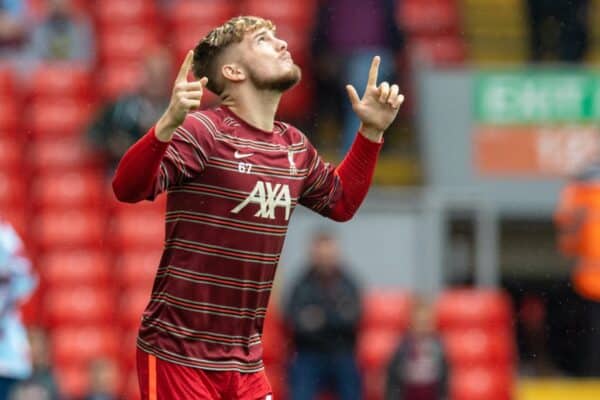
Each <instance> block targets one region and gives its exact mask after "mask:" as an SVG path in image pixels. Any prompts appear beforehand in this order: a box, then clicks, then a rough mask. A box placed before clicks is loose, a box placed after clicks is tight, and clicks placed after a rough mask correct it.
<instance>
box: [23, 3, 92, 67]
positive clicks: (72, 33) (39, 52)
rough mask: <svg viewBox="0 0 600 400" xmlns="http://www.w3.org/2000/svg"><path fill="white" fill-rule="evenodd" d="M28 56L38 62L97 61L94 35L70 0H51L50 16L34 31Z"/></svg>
mask: <svg viewBox="0 0 600 400" xmlns="http://www.w3.org/2000/svg"><path fill="white" fill-rule="evenodd" d="M29 56H30V57H32V58H33V59H34V60H36V61H62V60H64V61H75V62H80V63H82V64H84V65H87V66H89V67H91V66H93V64H94V62H95V52H94V32H93V30H92V25H91V24H90V21H88V20H87V19H86V18H85V17H84V16H82V15H78V14H76V12H75V10H74V9H73V6H72V4H71V1H70V0H49V1H48V14H47V16H46V17H45V18H44V19H43V20H42V21H40V23H39V24H38V25H37V26H36V27H35V28H34V29H33V33H32V38H31V44H30V51H29Z"/></svg>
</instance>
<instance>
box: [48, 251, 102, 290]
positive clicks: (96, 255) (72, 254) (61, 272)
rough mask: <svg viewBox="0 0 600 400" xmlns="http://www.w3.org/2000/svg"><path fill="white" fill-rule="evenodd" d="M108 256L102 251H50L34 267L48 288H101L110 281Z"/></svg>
mask: <svg viewBox="0 0 600 400" xmlns="http://www.w3.org/2000/svg"><path fill="white" fill-rule="evenodd" d="M110 261H111V260H110V259H109V257H108V255H107V254H106V253H105V252H102V251H93V250H88V251H83V250H70V251H69V250H67V251H60V250H57V251H51V252H48V253H43V254H42V255H40V256H39V257H38V259H37V262H36V266H37V268H38V270H39V271H40V275H41V277H42V280H43V282H44V283H45V284H46V285H48V286H49V287H53V286H55V287H59V286H60V287H66V286H73V285H90V286H97V287H103V286H106V285H107V284H108V283H109V282H110V280H111V272H112V270H111V268H112V264H111V262H110Z"/></svg>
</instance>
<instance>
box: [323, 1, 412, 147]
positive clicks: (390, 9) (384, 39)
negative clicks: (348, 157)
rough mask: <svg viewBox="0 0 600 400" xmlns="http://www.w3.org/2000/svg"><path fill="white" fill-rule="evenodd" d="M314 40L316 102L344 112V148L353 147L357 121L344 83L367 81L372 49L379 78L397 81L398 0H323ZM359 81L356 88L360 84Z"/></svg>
mask: <svg viewBox="0 0 600 400" xmlns="http://www.w3.org/2000/svg"><path fill="white" fill-rule="evenodd" d="M321 2H322V4H321V7H319V8H318V13H317V16H316V21H317V22H316V27H315V33H314V35H313V40H312V53H313V60H314V70H315V72H316V73H315V77H316V79H317V82H316V84H317V86H318V88H319V89H318V90H317V91H318V92H319V93H330V94H331V95H330V96H319V98H318V101H317V104H316V106H317V107H318V110H320V111H321V112H322V110H323V109H325V110H328V111H329V112H330V114H335V115H336V116H339V117H341V120H342V125H343V126H342V138H341V139H342V141H341V147H340V153H341V154H344V153H345V152H346V151H348V149H349V148H350V145H351V144H352V141H353V140H354V136H355V134H356V128H357V127H358V124H359V121H358V119H357V118H356V117H355V116H354V115H353V113H352V108H351V107H350V106H349V105H348V104H346V103H348V102H347V101H344V100H345V99H344V98H343V97H344V96H345V95H344V86H345V85H346V83H350V84H352V85H355V86H356V85H359V86H360V87H362V86H364V85H365V83H366V80H365V76H366V75H365V74H366V73H367V71H368V70H369V66H370V63H371V58H372V57H373V54H379V55H381V60H382V63H381V65H380V71H379V74H380V77H381V79H382V80H383V81H392V80H396V78H397V76H396V70H397V68H396V61H397V59H398V57H397V56H398V54H399V53H400V51H401V50H402V49H403V47H404V37H403V34H402V32H401V31H400V29H399V28H398V24H397V23H396V20H395V16H396V1H395V0H321ZM359 86H356V87H359Z"/></svg>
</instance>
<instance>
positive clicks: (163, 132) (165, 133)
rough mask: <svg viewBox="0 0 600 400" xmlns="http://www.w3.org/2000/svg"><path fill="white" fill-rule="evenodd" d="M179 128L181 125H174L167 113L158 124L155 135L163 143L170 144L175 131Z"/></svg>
mask: <svg viewBox="0 0 600 400" xmlns="http://www.w3.org/2000/svg"><path fill="white" fill-rule="evenodd" d="M178 126H179V125H177V124H175V123H173V121H172V119H171V118H170V117H169V114H168V113H165V114H163V116H162V117H160V119H159V120H158V122H157V123H156V128H155V129H154V134H155V135H156V138H157V139H158V140H160V141H161V142H170V141H171V139H172V138H173V134H174V133H175V129H177V127H178Z"/></svg>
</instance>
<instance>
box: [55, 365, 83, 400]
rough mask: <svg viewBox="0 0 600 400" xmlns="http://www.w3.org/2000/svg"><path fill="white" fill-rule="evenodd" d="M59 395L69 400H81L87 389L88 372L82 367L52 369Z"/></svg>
mask: <svg viewBox="0 0 600 400" xmlns="http://www.w3.org/2000/svg"><path fill="white" fill-rule="evenodd" d="M53 372H54V373H55V374H56V380H57V384H58V388H59V390H60V393H62V395H64V396H68V397H67V398H69V399H82V398H84V396H85V395H86V393H87V391H88V389H89V372H88V371H87V369H86V368H85V367H84V366H82V365H59V366H58V368H55V369H53Z"/></svg>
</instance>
